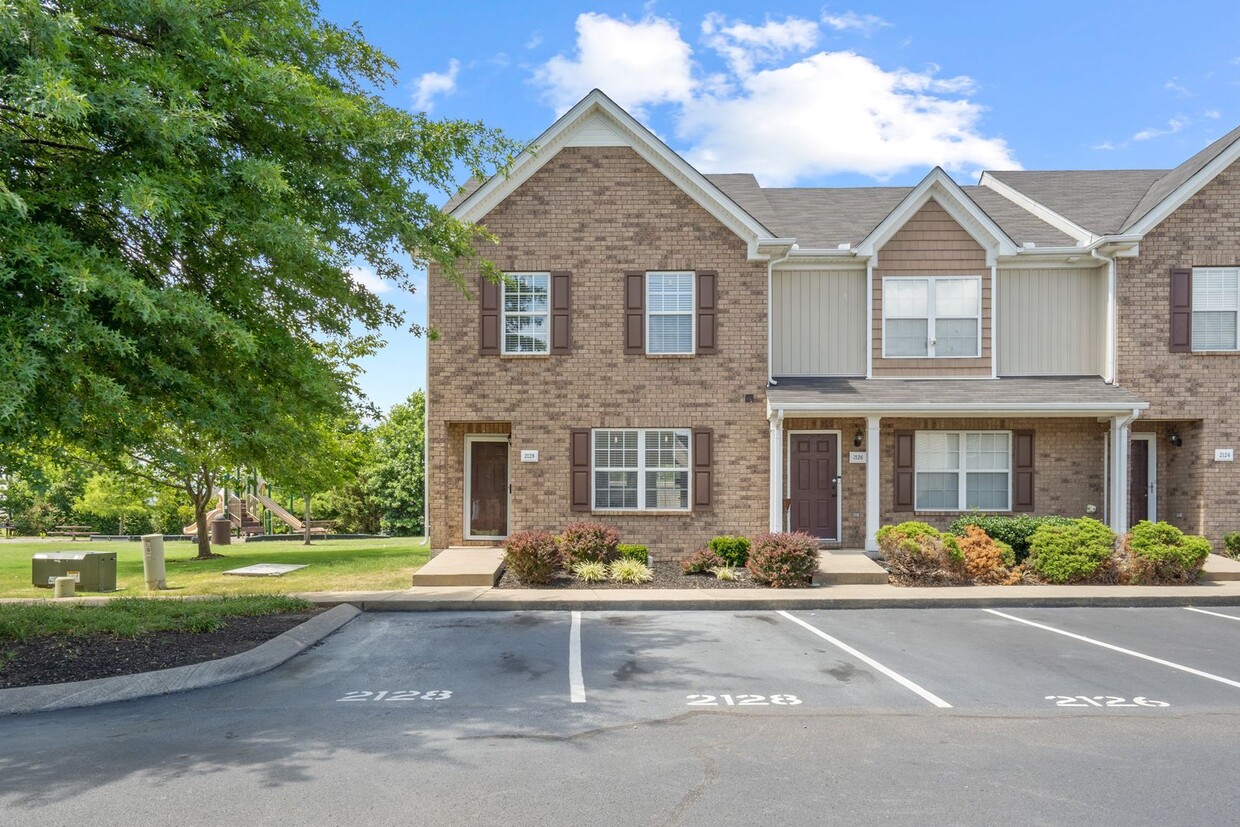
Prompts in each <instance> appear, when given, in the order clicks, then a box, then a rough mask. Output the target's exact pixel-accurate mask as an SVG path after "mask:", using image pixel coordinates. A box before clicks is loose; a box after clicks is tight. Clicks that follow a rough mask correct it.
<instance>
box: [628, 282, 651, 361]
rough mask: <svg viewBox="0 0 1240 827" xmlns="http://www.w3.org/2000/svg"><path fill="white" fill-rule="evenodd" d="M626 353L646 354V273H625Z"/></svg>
mask: <svg viewBox="0 0 1240 827" xmlns="http://www.w3.org/2000/svg"><path fill="white" fill-rule="evenodd" d="M624 352H625V353H630V354H632V353H645V352H646V273H645V271H643V270H627V271H625V273H624Z"/></svg>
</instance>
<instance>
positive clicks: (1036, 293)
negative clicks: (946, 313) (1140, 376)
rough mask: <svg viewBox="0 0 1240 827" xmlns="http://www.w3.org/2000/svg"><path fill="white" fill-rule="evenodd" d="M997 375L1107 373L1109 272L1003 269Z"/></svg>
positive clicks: (1099, 269)
mask: <svg viewBox="0 0 1240 827" xmlns="http://www.w3.org/2000/svg"><path fill="white" fill-rule="evenodd" d="M999 280H1000V283H1001V286H1000V291H1001V293H1002V295H1003V301H1002V302H1001V303H1000V306H999V374H1000V375H1001V376H1093V375H1101V374H1102V373H1103V372H1104V364H1103V362H1104V361H1105V358H1106V357H1105V353H1106V349H1105V341H1104V339H1105V337H1106V327H1107V326H1106V306H1107V304H1106V274H1105V271H1104V270H1103V269H1102V268H1097V269H1093V270H1064V269H1049V268H1048V269H1037V270H1023V269H1022V270H1000V271H999Z"/></svg>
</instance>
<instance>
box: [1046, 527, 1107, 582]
mask: <svg viewBox="0 0 1240 827" xmlns="http://www.w3.org/2000/svg"><path fill="white" fill-rule="evenodd" d="M1114 550H1115V532H1113V531H1111V529H1109V528H1107V527H1106V526H1105V525H1103V524H1102V523H1100V522H1098V521H1097V520H1094V519H1090V518H1089V517H1080V518H1078V519H1075V520H1072V521H1071V522H1069V523H1067V524H1061V523H1046V524H1044V525H1041V526H1039V527H1038V530H1037V531H1035V532H1033V536H1032V537H1030V538H1029V557H1028V559H1026V560H1025V565H1026V566H1027V567H1028V569H1029V571H1031V572H1033V573H1034V574H1035V575H1037V576H1038V577H1039V578H1040V579H1042V580H1045V581H1047V582H1050V583H1089V582H1114V580H1115V579H1116V574H1117V571H1116V567H1115V561H1114V560H1113V557H1112V555H1113V553H1114Z"/></svg>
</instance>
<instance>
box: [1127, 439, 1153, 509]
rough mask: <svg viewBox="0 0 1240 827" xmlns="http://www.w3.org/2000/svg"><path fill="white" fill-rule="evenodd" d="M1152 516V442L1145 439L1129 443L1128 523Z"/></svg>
mask: <svg viewBox="0 0 1240 827" xmlns="http://www.w3.org/2000/svg"><path fill="white" fill-rule="evenodd" d="M1149 518H1150V444H1149V442H1147V441H1146V440H1144V439H1134V440H1132V441H1131V442H1129V443H1128V523H1129V525H1136V524H1137V523H1139V522H1141V521H1142V520H1148V519H1149Z"/></svg>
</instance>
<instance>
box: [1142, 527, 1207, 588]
mask: <svg viewBox="0 0 1240 827" xmlns="http://www.w3.org/2000/svg"><path fill="white" fill-rule="evenodd" d="M1123 550H1124V562H1125V564H1126V565H1127V567H1128V575H1129V578H1130V579H1131V581H1132V582H1133V583H1192V582H1193V581H1195V580H1196V579H1197V575H1198V574H1199V573H1200V572H1201V564H1202V563H1204V562H1205V561H1206V557H1207V556H1208V555H1209V554H1210V541H1209V540H1207V539H1206V538H1205V537H1196V536H1193V535H1187V534H1185V533H1184V532H1183V531H1180V530H1179V529H1178V528H1176V527H1175V526H1173V525H1171V524H1170V523H1164V522H1157V523H1151V522H1148V521H1146V520H1142V521H1141V522H1139V523H1137V524H1136V525H1135V526H1133V527H1132V531H1130V532H1129V533H1128V534H1127V535H1126V536H1125V537H1124V544H1123Z"/></svg>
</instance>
